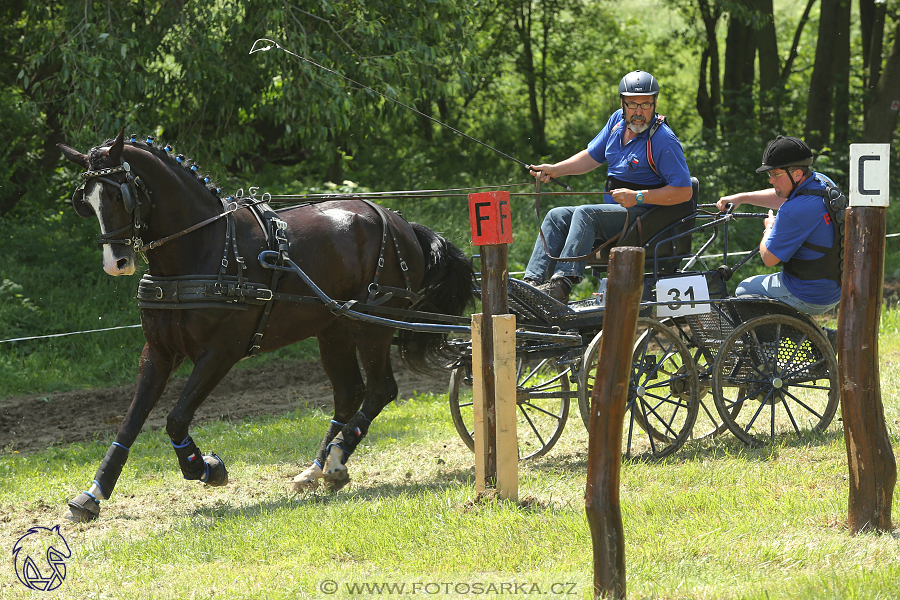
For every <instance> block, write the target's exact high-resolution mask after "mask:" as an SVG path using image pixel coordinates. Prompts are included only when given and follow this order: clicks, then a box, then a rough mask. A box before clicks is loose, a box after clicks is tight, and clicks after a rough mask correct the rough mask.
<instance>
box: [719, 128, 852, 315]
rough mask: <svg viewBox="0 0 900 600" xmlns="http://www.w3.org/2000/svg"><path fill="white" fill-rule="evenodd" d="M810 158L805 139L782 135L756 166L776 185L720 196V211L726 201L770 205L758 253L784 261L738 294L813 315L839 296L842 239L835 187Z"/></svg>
mask: <svg viewBox="0 0 900 600" xmlns="http://www.w3.org/2000/svg"><path fill="white" fill-rule="evenodd" d="M812 163H813V153H812V150H810V148H809V146H807V145H806V143H805V142H803V140H801V139H799V138H795V137H785V136H781V135H779V136H778V137H776V138H775V139H774V140H772V141H771V142H770V143H769V145H768V146H767V147H766V150H765V152H764V153H763V164H762V166H761V167H759V168H758V169H757V170H756V172H757V173H767V174H768V178H769V183H770V184H772V189H767V190H758V191H755V192H742V193H739V194H734V195H732V196H723V197H722V198H720V199H719V201H718V203H717V207H718V208H719V210H720V211H724V210H725V208H726V206H727V205H728V204H733V205H734V206H735V207H737V206H740V205H741V204H754V205H756V206H762V207H763V208H768V209H769V216H768V218H766V220H765V222H764V223H765V232H764V233H763V236H762V240H761V241H760V243H759V252H760V257H761V258H762V260H763V263H765V265H766V266H767V267H774V266H775V265H777V264H778V263H784V266H783V268H782V270H781V271H780V272H778V273H773V274H770V275H756V276H754V277H750V278H748V279H745V280H744V281H742V282H741V283H740V285H738V287H737V289H736V290H735V294H736V295H738V296H744V295H762V296H768V297H770V298H775V299H777V300H781V301H782V302H785V303H787V304H790V305H791V306H793V307H794V308H796V309H798V310H800V311H802V312H805V313H807V314H810V315H818V314H822V313H824V312H826V311H827V310H829V309H831V308H833V307H834V306H836V305H837V303H838V302H839V301H840V299H841V262H842V253H841V249H842V247H843V244H842V243H841V240H840V238H839V237H838V236H839V235H840V231H839V230H837V229H836V227H835V226H836V224H835V222H834V220H835V217H834V215H833V214H832V211H831V210H829V209H828V207H827V206H826V204H825V202H826V201H827V200H828V199H829V195H828V192H829V190H837V187H836V186H835V185H834V182H833V181H831V179H829V178H828V177H826V176H825V175H823V174H821V173H816V172H814V171H812V170H811V169H810V165H812ZM838 193H839V191H838ZM836 195H837V194H834V196H836ZM840 199H843V195H842V194H841V195H840ZM773 210H778V214H777V215H774V214H773V212H772V211H773Z"/></svg>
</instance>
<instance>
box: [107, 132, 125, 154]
mask: <svg viewBox="0 0 900 600" xmlns="http://www.w3.org/2000/svg"><path fill="white" fill-rule="evenodd" d="M124 147H125V126H124V125H123V126H122V129H121V130H120V131H119V136H118V137H117V138H116V141H115V142H113V145H112V147H111V148H110V149H109V154H108V156H109V158H110V159H111V160H112V161H113V162H118V160H119V158H120V157H121V156H122V149H123V148H124Z"/></svg>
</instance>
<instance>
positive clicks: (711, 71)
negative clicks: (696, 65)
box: [697, 0, 722, 135]
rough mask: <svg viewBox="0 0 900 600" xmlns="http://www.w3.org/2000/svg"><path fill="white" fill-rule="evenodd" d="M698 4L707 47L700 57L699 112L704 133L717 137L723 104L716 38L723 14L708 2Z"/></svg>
mask: <svg viewBox="0 0 900 600" xmlns="http://www.w3.org/2000/svg"><path fill="white" fill-rule="evenodd" d="M697 4H698V6H699V7H700V15H701V17H702V18H703V27H704V29H705V30H706V47H705V48H704V49H703V54H702V55H701V57H700V81H699V84H698V86H697V112H698V113H700V118H701V119H702V120H703V131H704V133H705V134H707V135H715V131H716V124H717V121H718V118H717V113H718V110H719V105H720V104H721V102H722V98H721V90H720V87H719V40H718V38H717V37H716V24H717V23H718V22H719V17H720V16H721V13H720V12H719V10H718V7H710V5H709V3H708V2H707V1H706V0H697ZM707 65H708V70H707ZM707 73H708V77H707Z"/></svg>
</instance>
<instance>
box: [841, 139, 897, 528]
mask: <svg viewBox="0 0 900 600" xmlns="http://www.w3.org/2000/svg"><path fill="white" fill-rule="evenodd" d="M889 156H890V147H889V145H888V144H853V145H851V146H850V181H851V183H850V208H848V209H847V213H846V214H847V220H846V234H845V235H846V238H845V241H844V248H845V251H844V274H843V282H842V286H841V287H842V290H841V309H840V318H839V320H838V354H839V356H840V361H839V362H838V365H839V371H840V382H841V412H842V413H843V418H844V442H845V443H846V447H847V463H848V467H849V472H850V476H849V481H850V498H849V511H848V512H849V518H848V521H849V525H850V531H851V533H853V534H856V533H858V532H860V531H869V530H877V531H884V532H889V531H891V529H892V525H891V502H892V501H893V495H894V486H895V485H896V483H897V463H896V461H895V459H894V453H893V450H892V448H891V441H890V438H889V437H888V432H887V426H886V425H885V421H884V405H883V404H882V402H881V378H880V376H879V369H878V326H879V322H880V317H881V301H882V289H883V285H884V238H885V230H886V207H887V204H888V182H889V178H888V169H887V166H888V160H889ZM845 348H846V349H848V350H850V351H848V352H844V349H845Z"/></svg>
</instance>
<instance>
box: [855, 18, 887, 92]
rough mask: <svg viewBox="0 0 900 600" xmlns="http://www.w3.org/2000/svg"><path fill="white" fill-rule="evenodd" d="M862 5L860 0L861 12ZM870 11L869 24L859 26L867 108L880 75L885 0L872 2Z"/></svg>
mask: <svg viewBox="0 0 900 600" xmlns="http://www.w3.org/2000/svg"><path fill="white" fill-rule="evenodd" d="M870 1H872V0H870ZM862 5H863V0H860V12H862ZM871 12H872V14H871V17H868V18H869V21H870V26H868V27H863V26H861V29H862V42H863V44H862V47H863V68H864V69H865V73H866V79H865V87H866V96H865V103H866V108H868V106H869V103H870V102H871V100H872V94H873V93H874V91H875V86H876V85H878V78H879V77H880V76H881V59H882V52H883V48H884V17H885V13H886V12H887V2H879V3H878V4H874V3H873V4H872V11H871ZM860 18H861V21H862V22H865V20H864V19H862V16H861V17H860Z"/></svg>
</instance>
